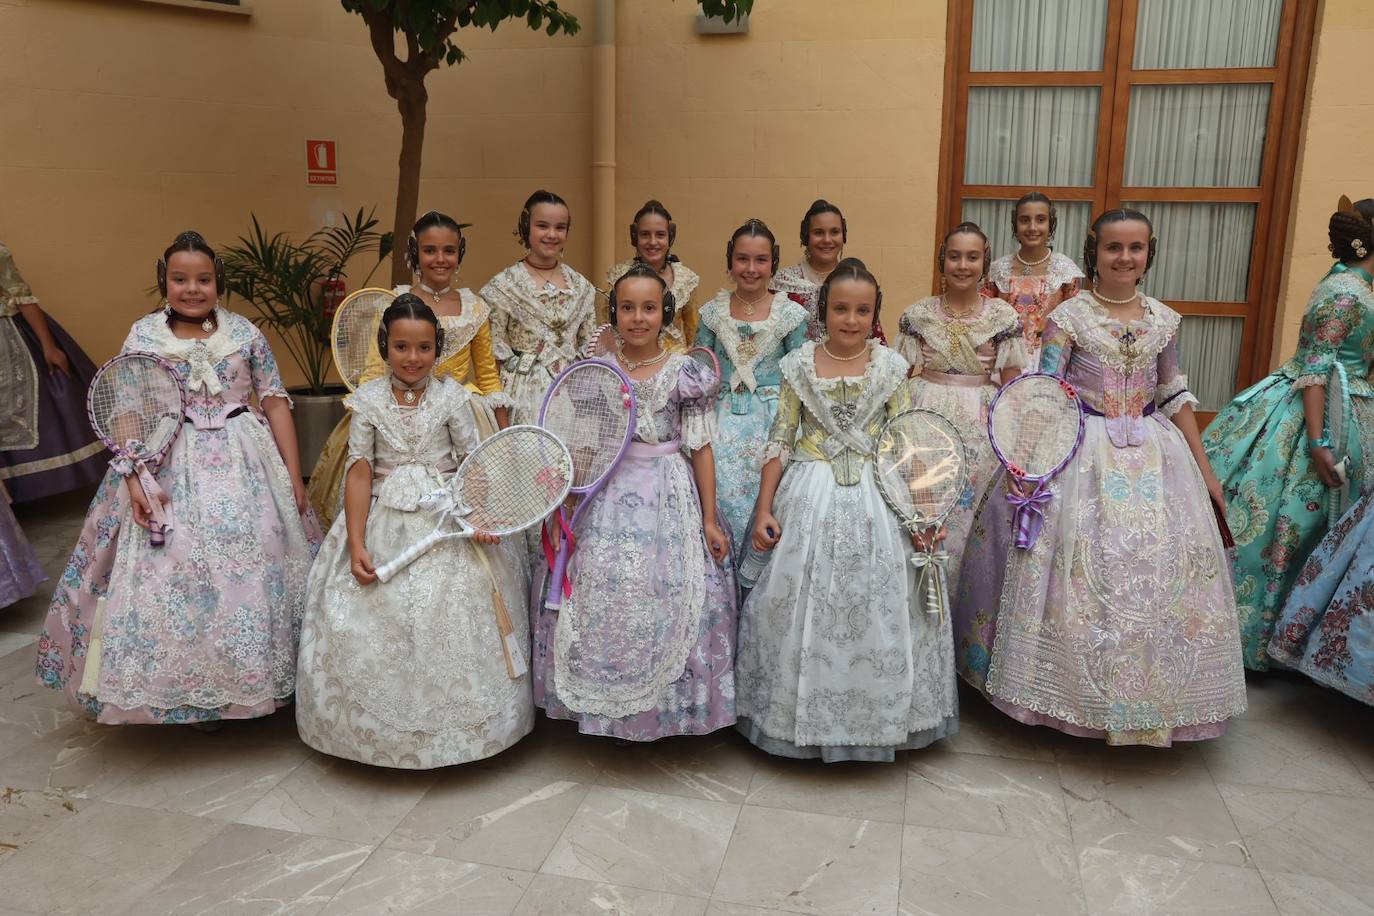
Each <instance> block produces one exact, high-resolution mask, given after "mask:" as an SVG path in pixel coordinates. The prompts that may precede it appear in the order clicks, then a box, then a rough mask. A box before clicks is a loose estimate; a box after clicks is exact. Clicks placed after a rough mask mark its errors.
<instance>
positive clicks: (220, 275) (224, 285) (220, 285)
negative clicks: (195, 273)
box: [157, 229, 229, 297]
mask: <svg viewBox="0 0 1374 916" xmlns="http://www.w3.org/2000/svg"><path fill="white" fill-rule="evenodd" d="M178 251H194V252H197V253H199V254H203V255H205V256H206V257H208V258H209V259H210V262H211V263H212V264H214V265H215V292H216V293H218V294H219V295H221V296H223V295H224V292H225V290H227V289H228V288H229V281H228V278H227V277H226V276H225V273H224V261H222V260H220V257H219V255H217V254H215V249H213V248H211V247H210V243H209V242H207V241H205V236H203V235H201V234H200V233H199V232H197V231H195V230H194V229H187V230H186V231H185V232H182V233H180V234H178V235H177V237H176V238H174V239H172V244H170V245H168V246H167V250H166V251H164V252H163V253H162V257H160V258H158V259H157V289H158V292H160V293H162V295H163V296H164V297H165V296H166V295H167V262H168V261H170V260H171V259H172V255H174V254H176V253H177V252H178Z"/></svg>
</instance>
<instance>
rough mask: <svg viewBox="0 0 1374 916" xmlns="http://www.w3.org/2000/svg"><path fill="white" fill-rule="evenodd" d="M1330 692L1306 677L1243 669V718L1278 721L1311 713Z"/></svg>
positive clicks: (1307, 715)
mask: <svg viewBox="0 0 1374 916" xmlns="http://www.w3.org/2000/svg"><path fill="white" fill-rule="evenodd" d="M1323 694H1325V698H1329V697H1330V694H1329V693H1327V692H1326V689H1325V688H1324V687H1321V686H1319V685H1317V684H1314V683H1313V682H1312V681H1310V680H1308V679H1307V678H1306V677H1302V676H1299V675H1297V674H1286V673H1283V672H1269V673H1267V674H1256V673H1254V672H1246V678H1245V703H1246V710H1245V713H1244V715H1242V716H1241V718H1244V719H1276V720H1278V721H1280V722H1285V721H1289V720H1291V719H1295V718H1300V717H1303V718H1307V717H1311V715H1312V711H1313V709H1315V708H1316V707H1318V706H1319V705H1321V700H1322V699H1324V696H1323Z"/></svg>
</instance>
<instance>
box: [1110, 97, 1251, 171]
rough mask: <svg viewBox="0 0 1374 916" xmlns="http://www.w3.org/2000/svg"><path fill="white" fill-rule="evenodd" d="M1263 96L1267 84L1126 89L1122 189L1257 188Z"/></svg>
mask: <svg viewBox="0 0 1374 916" xmlns="http://www.w3.org/2000/svg"><path fill="white" fill-rule="evenodd" d="M1269 93H1270V86H1269V84H1268V83H1258V84H1247V83H1231V84H1223V85H1213V86H1194V85H1178V86H1135V87H1133V88H1132V89H1131V114H1130V123H1129V126H1128V127H1127V131H1126V170H1125V181H1124V183H1125V184H1126V185H1127V186H1128V187H1210V188H1253V187H1257V186H1258V185H1259V182H1260V166H1261V164H1262V160H1263V158H1264V131H1265V125H1266V122H1267V121H1268V119H1269Z"/></svg>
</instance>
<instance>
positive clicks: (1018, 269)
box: [983, 191, 1083, 372]
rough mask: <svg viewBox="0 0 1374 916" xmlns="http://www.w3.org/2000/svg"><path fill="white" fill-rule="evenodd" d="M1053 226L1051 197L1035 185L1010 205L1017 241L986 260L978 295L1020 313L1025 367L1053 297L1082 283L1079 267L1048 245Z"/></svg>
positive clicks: (1067, 295) (1032, 362) (1070, 293)
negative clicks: (1015, 246) (1015, 245)
mask: <svg viewBox="0 0 1374 916" xmlns="http://www.w3.org/2000/svg"><path fill="white" fill-rule="evenodd" d="M1058 228H1059V215H1058V214H1057V213H1056V212H1055V209H1054V202H1053V201H1051V200H1050V199H1049V198H1048V197H1046V196H1045V195H1044V194H1042V193H1040V192H1039V191H1031V192H1030V193H1028V194H1026V195H1024V196H1022V197H1021V199H1020V200H1018V201H1017V202H1016V203H1015V204H1013V205H1012V208H1011V231H1012V233H1013V234H1014V235H1015V236H1016V241H1017V242H1018V244H1019V247H1018V249H1017V251H1016V252H1015V254H1007V255H1003V256H1002V257H1000V258H998V259H997V260H995V261H993V262H992V265H991V266H990V267H989V268H988V275H987V281H986V283H985V284H984V287H983V295H985V296H991V297H995V298H998V299H1003V300H1005V301H1006V302H1008V303H1010V305H1011V306H1012V308H1014V309H1015V310H1016V314H1017V315H1018V316H1019V317H1020V319H1021V333H1022V334H1023V335H1024V337H1025V341H1026V365H1025V368H1026V371H1028V372H1033V371H1035V370H1036V369H1038V368H1039V366H1040V337H1041V335H1042V334H1044V332H1045V319H1047V318H1049V316H1050V313H1051V312H1053V311H1054V310H1055V308H1057V307H1058V306H1059V303H1061V302H1063V301H1064V300H1066V299H1072V298H1073V297H1074V296H1076V295H1078V291H1079V290H1080V289H1081V288H1082V284H1083V271H1081V270H1079V269H1078V265H1077V264H1075V263H1074V262H1073V259H1072V258H1070V257H1067V256H1066V255H1062V254H1060V253H1059V252H1057V251H1054V250H1052V249H1051V248H1050V242H1051V241H1053V240H1054V233H1055V231H1056V230H1057V229H1058Z"/></svg>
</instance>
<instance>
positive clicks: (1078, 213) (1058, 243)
mask: <svg viewBox="0 0 1374 916" xmlns="http://www.w3.org/2000/svg"><path fill="white" fill-rule="evenodd" d="M1026 190H1027V191H1029V190H1032V189H1031V188H1026ZM1014 203H1015V201H1014V200H988V199H982V200H979V199H976V198H972V197H969V198H965V199H964V219H966V220H969V221H970V222H974V223H977V224H978V227H979V228H980V229H982V230H983V232H985V233H986V234H987V237H988V244H989V245H990V246H991V247H992V256H993V257H994V258H999V257H1001V256H1002V255H1004V254H1012V253H1013V252H1015V251H1016V249H1017V247H1018V246H1017V242H1016V236H1015V234H1014V233H1013V232H1012V231H1011V206H1012V204H1014ZM1054 210H1055V214H1056V215H1057V216H1058V217H1059V226H1058V227H1057V229H1056V230H1055V233H1054V240H1053V241H1052V242H1050V245H1051V247H1053V248H1054V250H1055V251H1058V252H1060V253H1062V254H1066V255H1068V256H1069V257H1071V258H1073V259H1074V261H1076V262H1077V263H1078V266H1079V267H1082V266H1083V236H1085V235H1087V234H1088V224H1089V223H1091V222H1092V204H1090V203H1088V202H1087V201H1086V200H1057V201H1055V202H1054ZM946 228H948V227H946ZM943 234H944V233H943V232H941V235H943Z"/></svg>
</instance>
